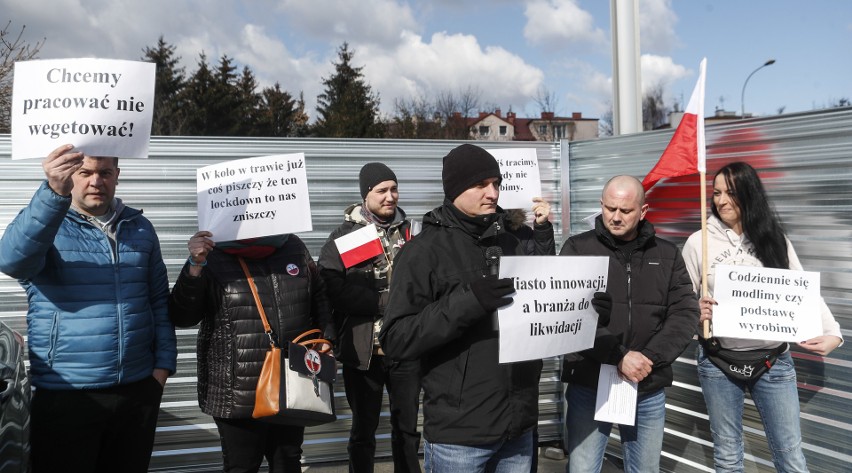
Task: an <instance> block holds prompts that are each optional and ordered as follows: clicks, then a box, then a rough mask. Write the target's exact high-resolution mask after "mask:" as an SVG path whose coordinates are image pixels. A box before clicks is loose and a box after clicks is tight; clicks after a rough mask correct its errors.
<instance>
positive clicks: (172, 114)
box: [142, 36, 186, 135]
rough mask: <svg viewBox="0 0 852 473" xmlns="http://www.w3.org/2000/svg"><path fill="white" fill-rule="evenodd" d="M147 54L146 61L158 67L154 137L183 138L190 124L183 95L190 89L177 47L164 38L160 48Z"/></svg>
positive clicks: (159, 41) (155, 86)
mask: <svg viewBox="0 0 852 473" xmlns="http://www.w3.org/2000/svg"><path fill="white" fill-rule="evenodd" d="M144 52H145V55H144V56H143V57H142V59H143V60H147V61H150V62H153V63H154V64H156V66H157V76H156V83H155V85H154V117H153V121H152V123H151V134H152V135H180V134H181V132H182V130H183V126H184V122H185V121H186V116H185V114H184V110H183V107H181V101H180V96H181V92H182V91H183V89H184V87H186V79H185V76H184V69H183V68H182V67H177V65H178V62H179V61H180V57H179V56H178V57H176V56H175V46H172V45H169V44H168V43H166V42H165V40H164V39H163V37H162V36H160V39H158V40H157V46H156V47H154V48H149V47H146V48H145V50H144Z"/></svg>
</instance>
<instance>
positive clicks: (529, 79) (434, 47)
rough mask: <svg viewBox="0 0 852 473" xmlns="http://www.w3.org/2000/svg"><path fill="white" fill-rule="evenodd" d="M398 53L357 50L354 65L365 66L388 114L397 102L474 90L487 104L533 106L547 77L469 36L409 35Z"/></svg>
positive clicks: (503, 52)
mask: <svg viewBox="0 0 852 473" xmlns="http://www.w3.org/2000/svg"><path fill="white" fill-rule="evenodd" d="M402 39H403V42H402V43H401V44H400V45H399V46H398V47H397V48H396V49H395V50H393V51H391V52H389V53H387V52H385V51H383V50H378V49H375V48H369V47H365V46H360V47H358V46H356V55H355V62H356V63H357V64H364V65H365V67H364V70H363V72H364V75H365V77H366V79H367V81H368V82H369V83H370V85H371V86H372V87H373V89H374V90H377V91H381V94H382V95H381V99H382V109H383V110H384V111H385V112H389V111H391V110H392V108H393V100H394V98H416V97H418V96H423V97H427V98H428V97H431V98H434V96H435V95H436V94H437V93H440V92H446V91H450V92H454V93H455V92H458V91H460V90H465V89H467V88H468V87H473V88H475V89H478V90H479V91H480V92H481V99H482V102H483V103H482V105H485V104H494V105H497V106H503V107H505V106H507V105H511V104H519V103H526V102H528V101H529V100H530V99H531V97H533V96H534V95H535V93H536V90H537V89H538V87H539V86H540V85H541V83H542V81H543V78H544V74H543V72H542V71H541V70H540V69H538V68H536V67H533V66H531V65H529V64H527V63H526V62H524V60H523V59H522V58H520V57H519V56H517V55H514V54H512V53H510V52H508V51H506V50H505V49H503V48H501V47H485V48H483V47H481V46H480V45H479V42H478V41H477V40H476V38H475V37H473V36H469V35H461V34H454V35H448V34H446V33H436V34H434V35H432V37H431V41H430V42H428V43H427V42H424V41H423V39H422V38H421V37H420V36H418V35H416V34H413V33H404V34H403V35H402Z"/></svg>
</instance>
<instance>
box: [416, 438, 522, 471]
mask: <svg viewBox="0 0 852 473" xmlns="http://www.w3.org/2000/svg"><path fill="white" fill-rule="evenodd" d="M532 450H533V447H532V431H527V432H525V433H524V434H523V435H521V436H519V437H516V438H513V439H510V440H502V441H500V442H495V443H490V444H485V445H450V444H446V443H431V442H429V441H428V440H427V441H425V442H424V445H423V457H424V458H423V467H424V469H425V470H426V473H459V472H463V473H485V472H488V473H492V472H495V473H529V472H530V465H531V464H532Z"/></svg>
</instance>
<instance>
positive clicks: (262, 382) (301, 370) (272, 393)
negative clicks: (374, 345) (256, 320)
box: [238, 258, 337, 427]
mask: <svg viewBox="0 0 852 473" xmlns="http://www.w3.org/2000/svg"><path fill="white" fill-rule="evenodd" d="M238 260H239V262H240V266H242V268H243V272H244V273H245V274H246V278H247V280H248V283H249V287H250V288H251V292H252V295H253V296H254V302H255V304H256V305H257V310H258V312H259V313H260V319H261V320H262V321H263V329H264V331H265V332H266V335H267V337H269V351H267V352H266V357H265V358H264V360H263V368H261V370H260V377H259V378H258V380H257V389H256V391H255V400H254V412H252V417H254V418H255V419H259V420H263V421H266V422H273V423H278V424H288V425H302V426H305V427H310V426H314V425H320V424H325V423H328V422H334V421H335V420H336V419H337V416H336V415H335V414H334V392H333V388H332V385H333V383H334V381H335V378H336V377H337V363H336V361H335V359H334V357H333V356H331V355H330V354H328V352H329V350H330V349H331V342H329V341H328V340H325V339H322V338H310V339H308V338H307V337H311V336H315V337H319V335H320V334H321V332H320V330H318V329H311V330H308V331H306V332H304V333H302V334H301V335H299V336H298V337H296V338H294V339H293V341H292V342H288V348H287V351H286V353H285V352H283V351H282V350H281V347H280V346H278V344H277V343H276V341H275V337H274V335H273V333H272V327H270V325H269V320H268V319H267V318H266V311H265V310H264V309H263V304H262V303H261V301H260V296H259V295H258V293H257V286H256V285H255V283H254V278H252V276H251V273H250V272H249V269H248V266H247V265H246V263H245V261H244V260H243V259H242V258H238ZM282 360H283V362H282ZM282 372H283V373H284V376H283V379H282Z"/></svg>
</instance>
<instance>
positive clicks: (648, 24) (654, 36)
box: [639, 0, 680, 54]
mask: <svg viewBox="0 0 852 473" xmlns="http://www.w3.org/2000/svg"><path fill="white" fill-rule="evenodd" d="M677 21H678V18H677V15H676V14H675V12H674V10H673V9H672V2H671V0H642V1H641V2H639V31H640V40H639V44H640V47H641V48H642V51H644V52H648V53H657V54H659V53H669V52H671V51H673V50H674V49H675V48H677V47H679V46H680V39H678V36H677V33H675V25H677Z"/></svg>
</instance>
